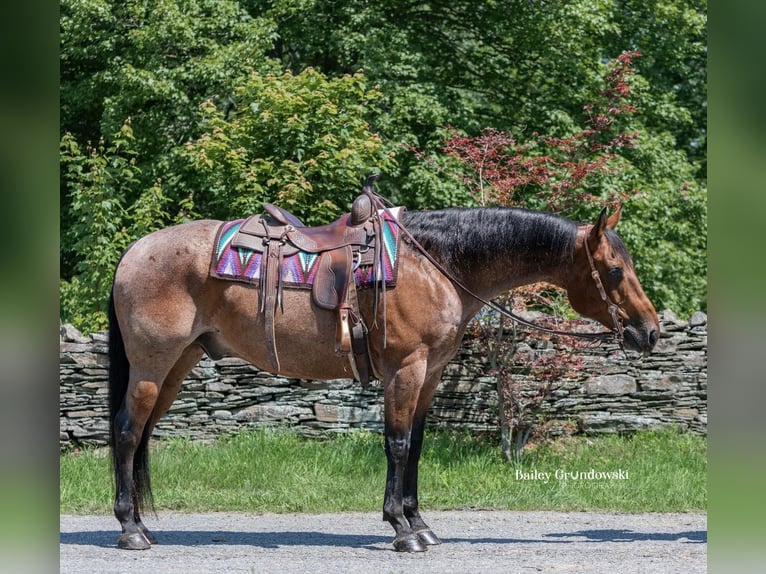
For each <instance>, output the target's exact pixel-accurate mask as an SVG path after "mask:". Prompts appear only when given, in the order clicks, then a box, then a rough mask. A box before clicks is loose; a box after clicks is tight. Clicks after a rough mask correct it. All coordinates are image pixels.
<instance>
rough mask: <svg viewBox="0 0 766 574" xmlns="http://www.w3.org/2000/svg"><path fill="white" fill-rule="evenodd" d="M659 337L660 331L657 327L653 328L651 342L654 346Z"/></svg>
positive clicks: (650, 332)
mask: <svg viewBox="0 0 766 574" xmlns="http://www.w3.org/2000/svg"><path fill="white" fill-rule="evenodd" d="M658 338H659V333H658V332H657V329H652V330H651V331H649V344H650V345H651V346H652V347H654V345H655V343H656V342H657V339H658Z"/></svg>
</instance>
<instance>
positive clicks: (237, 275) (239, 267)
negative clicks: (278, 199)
mask: <svg viewBox="0 0 766 574" xmlns="http://www.w3.org/2000/svg"><path fill="white" fill-rule="evenodd" d="M244 222H245V219H236V220H234V221H227V222H225V223H223V224H222V225H221V227H220V228H219V229H218V234H217V235H216V241H215V248H214V251H213V261H212V264H211V266H210V270H211V275H212V276H214V277H217V278H219V279H229V280H232V281H241V282H244V283H251V284H256V285H257V284H260V280H261V277H262V274H263V273H265V267H266V266H265V265H264V264H263V263H264V261H263V259H264V256H265V255H264V253H261V252H259V251H253V250H250V249H247V248H244V247H232V245H231V242H232V239H233V238H234V236H235V235H236V234H237V231H239V228H240V226H241V225H242V224H243V223H244ZM381 228H382V236H383V246H382V259H383V265H382V273H383V279H384V280H385V282H386V285H388V286H391V287H393V286H394V285H395V284H396V272H397V250H398V245H399V225H398V222H397V221H396V220H395V219H391V217H390V216H388V214H383V217H381ZM320 255H321V254H320V253H307V252H304V251H298V252H297V253H295V254H294V255H290V256H286V257H285V258H284V260H283V262H282V267H281V269H282V283H283V284H284V285H285V287H297V288H305V289H309V288H311V286H312V285H313V283H314V278H315V277H316V273H317V270H318V267H319V259H320ZM365 259H366V258H364V259H361V260H362V261H364V260H365ZM373 274H374V271H373V265H372V264H365V263H362V264H355V265H354V280H355V281H356V285H357V286H358V287H365V286H371V285H373V284H374V283H375V282H376V281H379V280H380V279H378V278H376V277H374V276H373Z"/></svg>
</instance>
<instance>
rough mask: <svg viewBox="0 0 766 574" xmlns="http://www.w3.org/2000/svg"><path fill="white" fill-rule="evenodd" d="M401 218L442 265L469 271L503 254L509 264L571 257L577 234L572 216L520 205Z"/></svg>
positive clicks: (436, 212) (566, 259)
mask: <svg viewBox="0 0 766 574" xmlns="http://www.w3.org/2000/svg"><path fill="white" fill-rule="evenodd" d="M402 221H403V223H404V225H405V226H406V227H407V229H409V230H410V232H411V233H412V234H413V236H414V237H415V238H416V239H417V240H418V241H419V242H420V243H421V244H422V245H423V247H425V248H426V249H427V250H428V251H429V252H430V253H432V254H433V255H434V256H435V257H437V258H438V259H439V260H440V261H441V262H442V263H443V264H445V265H447V266H449V267H450V268H452V269H455V270H457V269H463V270H466V271H469V272H470V271H471V270H473V269H475V268H476V267H477V266H481V265H483V264H485V263H488V262H489V261H492V260H496V259H497V257H498V256H502V257H503V258H504V259H505V260H506V261H508V263H509V264H512V263H513V262H515V261H518V262H523V263H530V262H534V261H539V262H540V263H541V264H543V265H550V264H552V263H553V264H555V263H557V262H558V261H561V262H564V261H571V258H572V253H573V252H574V242H575V236H576V234H577V224H576V223H575V222H573V221H571V220H569V219H565V218H563V217H559V216H556V215H551V214H549V213H543V212H539V211H530V210H526V209H518V208H502V207H482V208H450V209H443V210H437V211H413V212H406V213H405V215H404V217H403V219H402Z"/></svg>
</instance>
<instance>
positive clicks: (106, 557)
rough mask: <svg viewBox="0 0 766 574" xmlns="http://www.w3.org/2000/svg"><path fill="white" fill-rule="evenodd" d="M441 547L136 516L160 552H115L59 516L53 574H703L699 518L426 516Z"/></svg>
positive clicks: (102, 529) (329, 519) (322, 530)
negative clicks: (401, 546)
mask: <svg viewBox="0 0 766 574" xmlns="http://www.w3.org/2000/svg"><path fill="white" fill-rule="evenodd" d="M425 517H426V520H427V521H428V523H429V524H430V525H431V527H432V528H433V529H434V531H435V532H436V533H437V534H438V535H439V536H440V537H441V539H442V540H443V544H441V545H440V546H432V547H430V548H429V549H428V551H427V552H423V553H420V554H401V553H397V552H394V551H393V547H392V546H391V542H392V539H393V529H392V528H391V527H390V526H389V525H388V524H387V523H384V522H382V521H381V519H380V518H381V517H380V514H377V513H341V514H312V515H308V514H262V515H255V514H241V513H214V514H176V513H162V514H160V515H159V517H158V518H154V517H151V516H148V517H147V520H146V523H147V526H149V528H150V529H151V530H152V531H153V532H154V534H155V535H156V536H157V538H158V540H159V543H158V544H157V545H156V546H154V547H152V549H151V550H146V551H124V550H118V549H117V547H116V542H117V537H118V534H119V525H118V524H117V521H116V520H115V519H114V518H113V517H111V516H71V515H62V516H61V517H60V546H59V549H60V571H61V572H63V573H66V572H73V573H74V572H76V573H77V574H87V573H91V572H93V573H99V574H108V573H112V572H114V573H117V572H120V573H123V572H151V573H152V574H163V573H171V572H179V573H180V572H183V573H189V572H194V573H198V572H199V573H227V574H228V573H234V572H248V573H250V572H312V573H316V574H335V573H341V572H342V573H344V574H346V573H348V572H354V573H357V572H375V573H387V572H391V573H399V572H407V573H408V574H409V573H419V572H439V573H444V572H461V573H462V572H465V573H471V572H476V573H481V574H495V573H497V574H500V573H503V574H509V573H513V572H522V573H528V572H588V573H590V574H598V573H606V572H609V573H613V572H620V574H628V573H631V572H647V573H650V572H651V573H652V574H654V573H674V572H679V573H684V574H690V573H694V572H706V566H707V561H706V552H707V518H706V516H705V515H704V514H602V513H592V512H506V511H483V510H461V511H448V512H437V511H433V512H427V513H425Z"/></svg>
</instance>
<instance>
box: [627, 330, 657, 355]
mask: <svg viewBox="0 0 766 574" xmlns="http://www.w3.org/2000/svg"><path fill="white" fill-rule="evenodd" d="M623 336H624V344H625V348H626V349H629V350H631V351H638V352H640V353H643V354H645V355H648V354H649V353H650V352H651V351H652V349H654V346H655V345H656V344H657V341H658V340H659V338H660V330H659V328H658V327H657V326H656V325H653V324H651V323H650V324H648V325H647V324H645V323H642V324H639V325H638V326H636V325H631V324H628V325H626V326H625V330H624V332H623Z"/></svg>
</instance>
